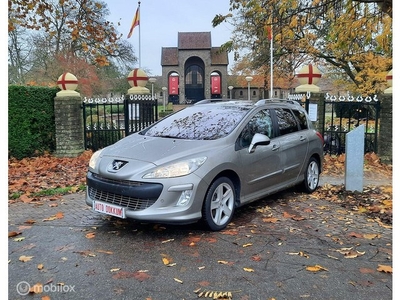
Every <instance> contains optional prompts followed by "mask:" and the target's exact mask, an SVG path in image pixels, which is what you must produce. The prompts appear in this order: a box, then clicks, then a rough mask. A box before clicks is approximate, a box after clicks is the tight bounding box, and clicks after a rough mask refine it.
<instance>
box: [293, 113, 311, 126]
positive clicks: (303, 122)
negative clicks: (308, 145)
mask: <svg viewBox="0 0 400 300" xmlns="http://www.w3.org/2000/svg"><path fill="white" fill-rule="evenodd" d="M293 113H294V116H295V117H296V120H297V122H298V123H299V125H300V130H304V129H308V122H307V116H306V114H305V113H304V112H303V111H300V110H297V109H293Z"/></svg>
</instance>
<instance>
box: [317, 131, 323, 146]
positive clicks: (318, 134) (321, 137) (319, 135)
mask: <svg viewBox="0 0 400 300" xmlns="http://www.w3.org/2000/svg"><path fill="white" fill-rule="evenodd" d="M315 133H316V134H317V136H318V137H319V139H320V140H321V143H322V145H323V144H324V143H325V142H324V137H323V136H322V134H321V133H319V132H318V131H316V132H315Z"/></svg>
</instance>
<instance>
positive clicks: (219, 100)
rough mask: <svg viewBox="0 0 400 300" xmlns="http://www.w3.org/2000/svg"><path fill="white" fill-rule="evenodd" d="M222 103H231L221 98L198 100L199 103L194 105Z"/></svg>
mask: <svg viewBox="0 0 400 300" xmlns="http://www.w3.org/2000/svg"><path fill="white" fill-rule="evenodd" d="M224 101H231V100H230V99H223V98H215V99H204V100H200V101H198V102H196V103H194V105H198V104H206V103H213V102H224Z"/></svg>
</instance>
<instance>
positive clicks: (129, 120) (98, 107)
mask: <svg viewBox="0 0 400 300" xmlns="http://www.w3.org/2000/svg"><path fill="white" fill-rule="evenodd" d="M82 110H83V125H84V145H85V149H86V150H89V149H90V150H93V151H96V150H98V149H101V148H104V147H106V146H108V145H111V144H114V143H115V142H117V141H119V140H120V139H122V138H124V137H126V136H128V135H130V134H132V133H134V132H138V131H140V130H142V129H144V128H146V127H148V126H150V125H151V124H153V123H154V122H156V121H157V120H158V102H157V99H156V98H153V97H151V96H150V95H127V96H126V97H125V98H123V97H120V98H108V99H107V98H102V99H101V98H96V99H93V98H89V99H87V98H86V97H85V99H84V101H83V103H82Z"/></svg>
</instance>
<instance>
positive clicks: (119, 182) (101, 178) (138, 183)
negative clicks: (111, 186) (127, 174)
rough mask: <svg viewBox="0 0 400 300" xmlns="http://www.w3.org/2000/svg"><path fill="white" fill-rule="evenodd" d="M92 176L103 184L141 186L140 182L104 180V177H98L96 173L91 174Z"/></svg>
mask: <svg viewBox="0 0 400 300" xmlns="http://www.w3.org/2000/svg"><path fill="white" fill-rule="evenodd" d="M92 176H93V177H94V178H96V179H98V180H101V181H103V182H108V183H115V184H123V185H127V186H142V185H143V183H142V182H137V181H130V180H120V179H111V178H106V177H103V176H100V175H99V174H96V173H92Z"/></svg>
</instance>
